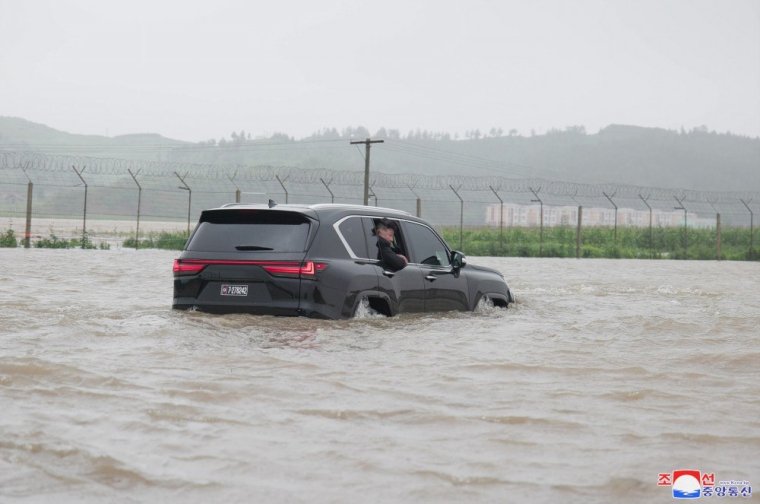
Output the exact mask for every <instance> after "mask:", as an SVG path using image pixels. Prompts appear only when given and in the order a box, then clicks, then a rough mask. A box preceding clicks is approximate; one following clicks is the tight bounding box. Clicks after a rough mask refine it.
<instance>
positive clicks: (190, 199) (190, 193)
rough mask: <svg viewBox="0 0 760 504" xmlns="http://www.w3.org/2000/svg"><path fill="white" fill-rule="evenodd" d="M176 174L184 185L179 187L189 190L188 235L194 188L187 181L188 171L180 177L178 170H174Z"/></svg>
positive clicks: (188, 234) (188, 232)
mask: <svg viewBox="0 0 760 504" xmlns="http://www.w3.org/2000/svg"><path fill="white" fill-rule="evenodd" d="M174 174H175V175H176V176H177V178H178V179H179V181H180V182H182V185H181V186H179V189H182V190H183V191H187V236H190V208H191V205H192V202H193V190H192V189H190V186H189V185H187V183H186V182H185V178H186V177H187V172H185V175H184V176H183V177H180V176H179V173H177V172H174Z"/></svg>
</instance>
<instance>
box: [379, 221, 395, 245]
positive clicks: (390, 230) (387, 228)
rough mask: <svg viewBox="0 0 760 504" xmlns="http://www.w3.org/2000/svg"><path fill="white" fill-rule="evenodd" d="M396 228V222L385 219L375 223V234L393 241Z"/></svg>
mask: <svg viewBox="0 0 760 504" xmlns="http://www.w3.org/2000/svg"><path fill="white" fill-rule="evenodd" d="M395 229H396V223H395V222H393V221H391V220H388V219H383V220H381V221H379V222H378V223H377V224H375V234H376V235H377V236H379V237H380V238H382V239H383V240H387V241H389V242H392V241H393V235H394V234H395Z"/></svg>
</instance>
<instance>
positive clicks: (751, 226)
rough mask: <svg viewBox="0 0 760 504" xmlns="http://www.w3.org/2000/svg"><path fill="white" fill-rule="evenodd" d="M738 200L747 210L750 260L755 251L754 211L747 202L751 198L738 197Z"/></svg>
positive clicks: (750, 201)
mask: <svg viewBox="0 0 760 504" xmlns="http://www.w3.org/2000/svg"><path fill="white" fill-rule="evenodd" d="M739 201H741V202H742V204H743V205H744V206H745V207H746V208H747V211H748V212H749V258H750V260H752V259H754V257H755V253H754V243H755V242H754V234H755V213H754V212H753V211H752V209H751V208H750V207H749V203H752V200H749V201H746V202H745V201H744V200H743V199H741V198H740V199H739Z"/></svg>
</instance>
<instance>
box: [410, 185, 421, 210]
mask: <svg viewBox="0 0 760 504" xmlns="http://www.w3.org/2000/svg"><path fill="white" fill-rule="evenodd" d="M406 187H408V188H409V190H410V191H412V194H414V196H415V197H416V198H417V217H422V200H421V199H420V195H419V194H417V192H416V191H415V190H414V188H413V187H412V186H410V185H409V184H407V186H406Z"/></svg>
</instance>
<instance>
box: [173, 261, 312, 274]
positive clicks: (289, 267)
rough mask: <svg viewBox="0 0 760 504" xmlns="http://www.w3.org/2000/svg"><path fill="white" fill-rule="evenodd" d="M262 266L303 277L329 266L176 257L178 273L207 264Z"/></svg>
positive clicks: (267, 269)
mask: <svg viewBox="0 0 760 504" xmlns="http://www.w3.org/2000/svg"><path fill="white" fill-rule="evenodd" d="M210 265H224V266H261V267H262V268H263V269H264V270H265V271H267V272H268V273H270V274H272V275H294V276H302V277H314V276H316V274H317V272H318V271H322V270H324V269H325V268H327V264H326V263H315V262H314V261H306V262H305V263H300V262H298V261H262V260H246V259H175V260H174V268H173V269H174V273H175V274H178V275H191V274H194V273H199V272H200V271H202V270H203V268H205V267H206V266H210Z"/></svg>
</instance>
